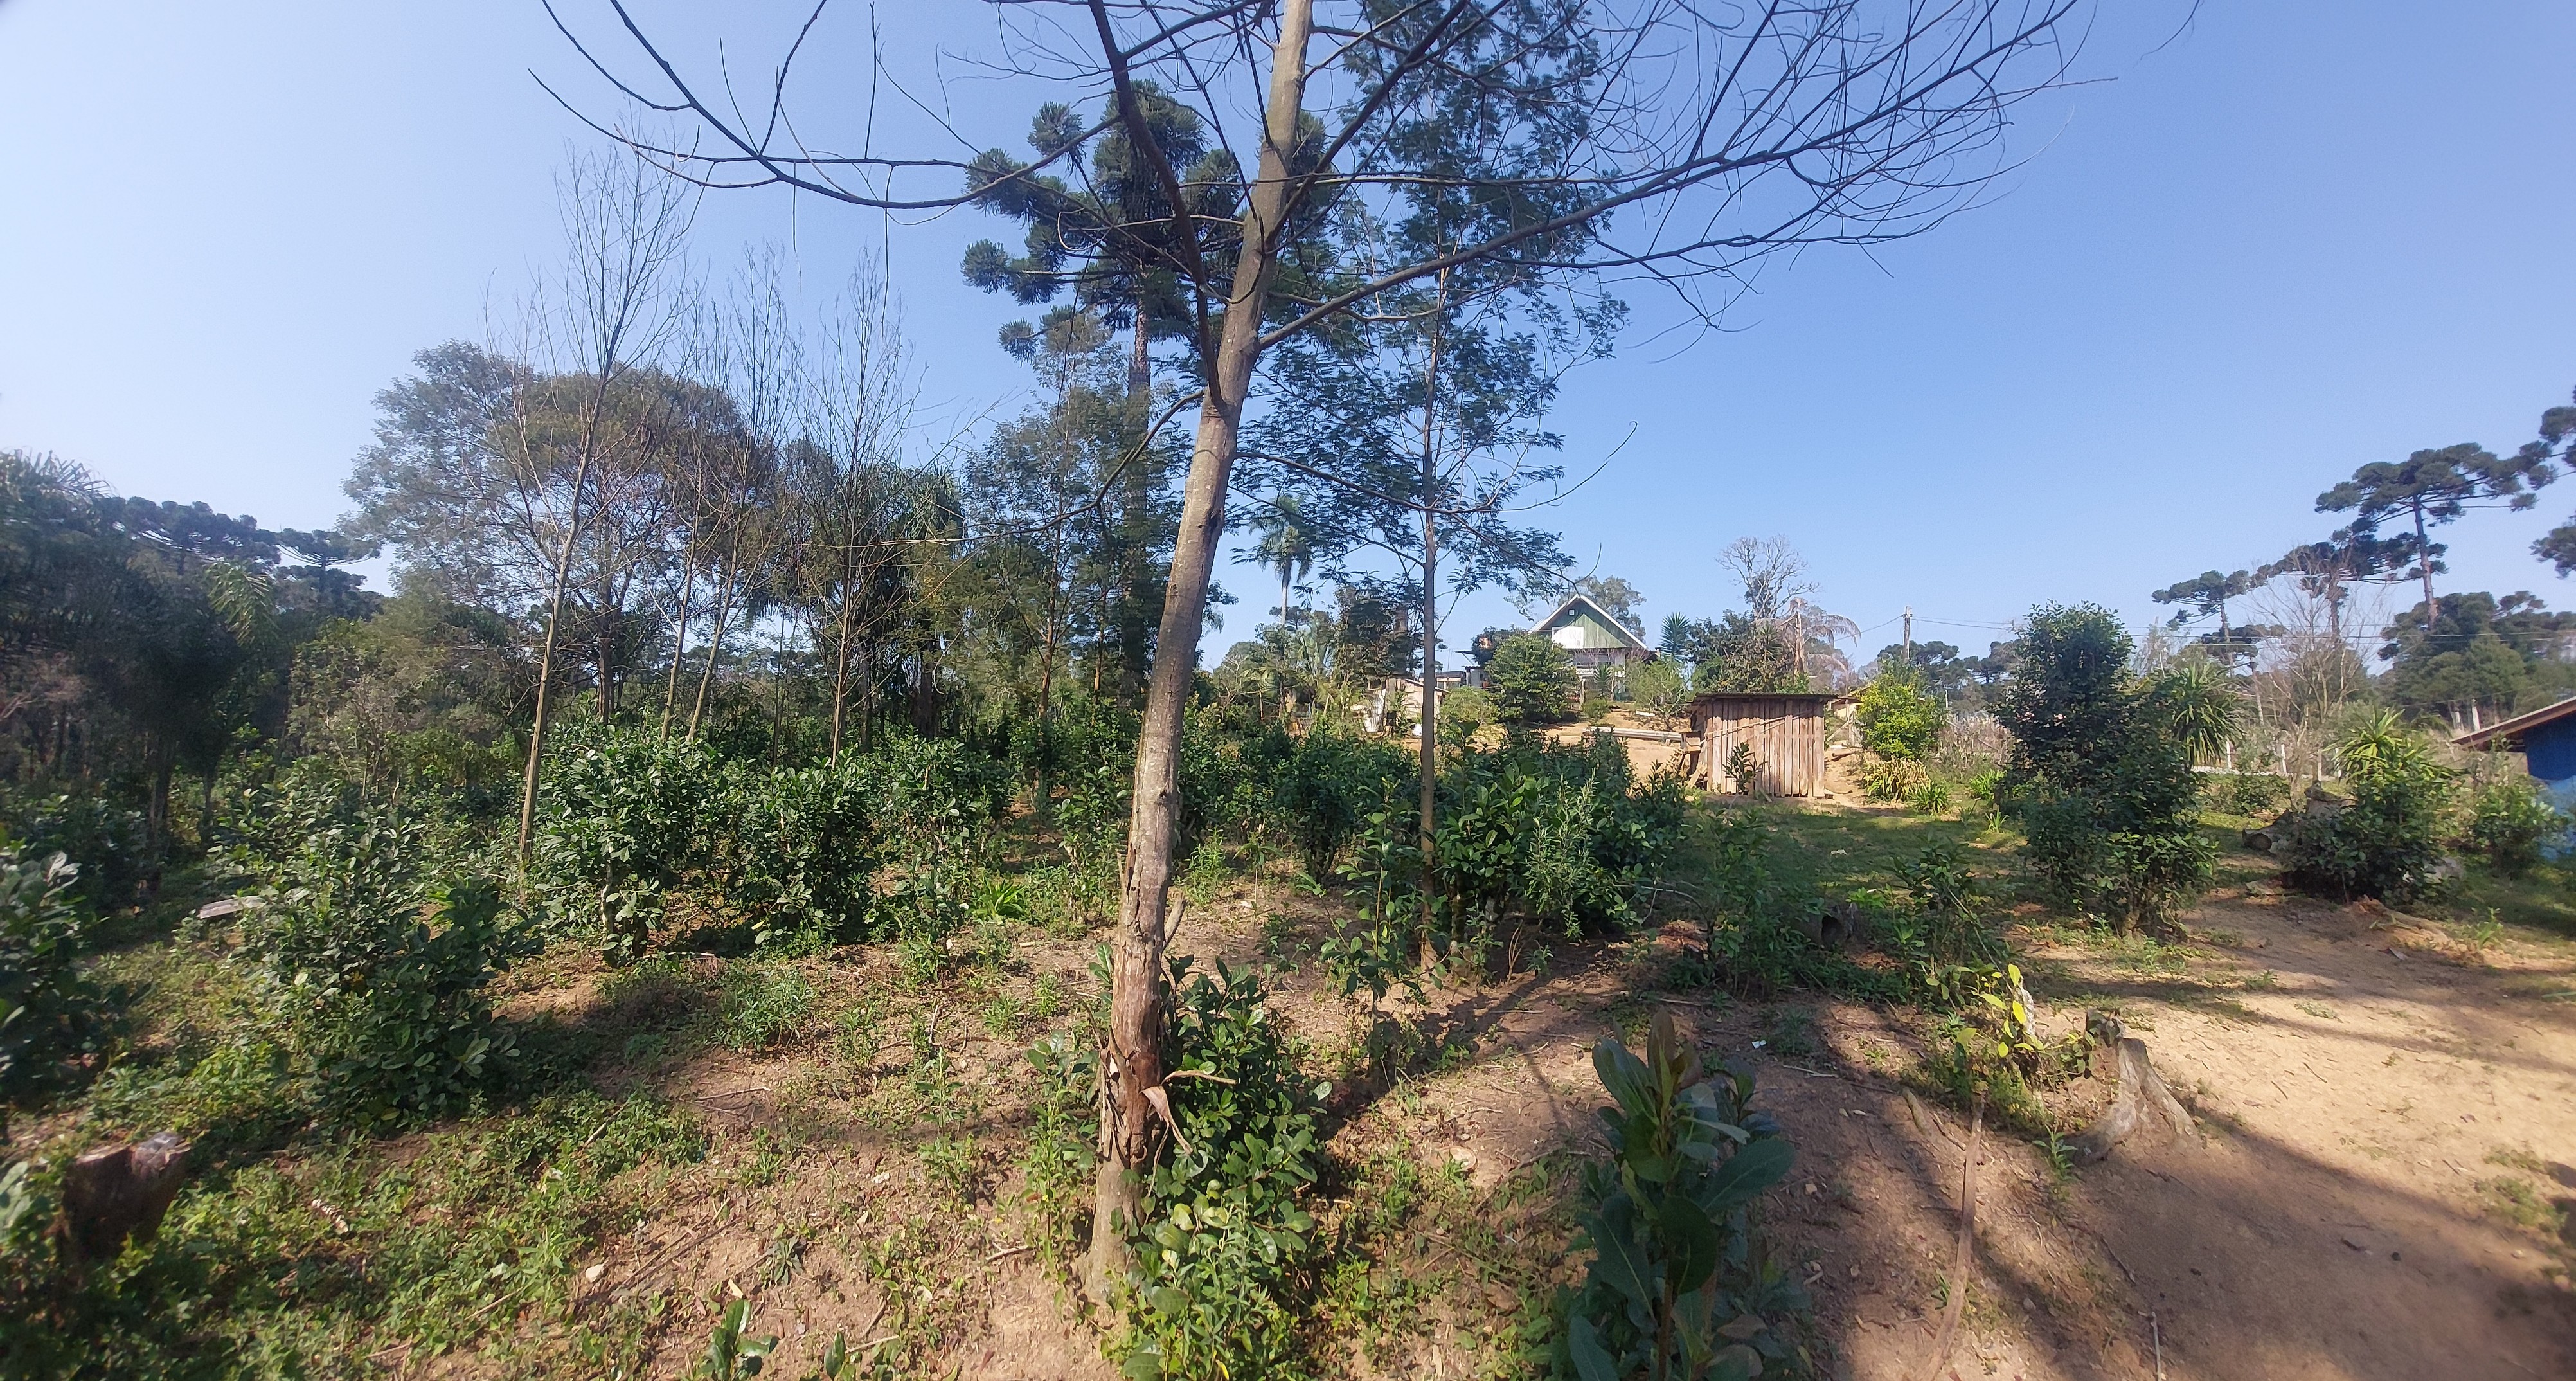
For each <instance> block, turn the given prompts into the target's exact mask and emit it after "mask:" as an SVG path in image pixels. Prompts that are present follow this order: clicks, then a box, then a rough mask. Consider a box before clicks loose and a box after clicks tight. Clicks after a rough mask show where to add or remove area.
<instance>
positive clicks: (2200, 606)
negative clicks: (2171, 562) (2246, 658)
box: [2150, 571, 2266, 659]
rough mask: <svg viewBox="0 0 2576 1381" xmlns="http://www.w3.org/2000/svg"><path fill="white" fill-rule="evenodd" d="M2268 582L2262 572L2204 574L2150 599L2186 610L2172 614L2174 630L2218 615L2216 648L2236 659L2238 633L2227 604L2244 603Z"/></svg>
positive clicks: (2205, 572) (2177, 582) (2215, 572)
mask: <svg viewBox="0 0 2576 1381" xmlns="http://www.w3.org/2000/svg"><path fill="white" fill-rule="evenodd" d="M2265 578H2266V577H2264V576H2263V575H2262V574H2260V573H2259V572H2253V571H2231V572H2228V573H2226V574H2221V573H2219V572H2217V571H2202V572H2201V573H2200V574H2198V575H2196V576H2193V577H2192V578H2191V579H2189V580H2181V581H2176V582H2175V583H2173V584H2171V585H2168V586H2166V587H2165V588H2163V589H2161V590H2158V591H2156V592H2155V594H2154V595H2152V596H2150V598H2152V599H2154V600H2155V602H2156V603H2158V604H2179V605H2181V606H2183V607H2182V608H2180V609H2176V610H2175V611H2174V614H2173V626H2174V627H2176V628H2180V627H2182V626H2184V625H2185V624H2189V623H2193V622H2197V621H2198V620H2201V619H2205V618H2208V617H2210V616H2211V615H2213V614H2215V615H2217V617H2218V644H2217V645H2218V647H2219V649H2220V655H2221V656H2222V657H2226V658H2230V659H2233V658H2235V657H2237V656H2239V655H2240V652H2239V649H2238V647H2237V644H2236V638H2235V629H2234V628H2233V627H2232V626H2231V625H2230V624H2229V622H2228V618H2227V602H2228V601H2229V600H2232V599H2242V598H2244V597H2245V596H2246V595H2248V594H2251V593H2253V591H2254V590H2255V588H2256V587H2257V586H2260V585H2261V584H2262V583H2263V581H2264V579H2265Z"/></svg>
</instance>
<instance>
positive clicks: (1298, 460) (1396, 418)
mask: <svg viewBox="0 0 2576 1381" xmlns="http://www.w3.org/2000/svg"><path fill="white" fill-rule="evenodd" d="M1452 119H1454V116H1451V115H1449V113H1447V112H1443V113H1441V114H1440V115H1436V116H1434V117H1433V118H1431V119H1428V120H1426V121H1424V122H1423V123H1424V126H1425V127H1424V128H1417V129H1413V130H1410V131H1408V133H1409V134H1410V135H1411V137H1413V138H1416V139H1422V140H1432V139H1442V138H1451V139H1454V138H1455V137H1456V135H1455V131H1454V130H1452V129H1449V128H1448V127H1447V126H1448V125H1449V123H1450V122H1451V120H1452ZM1403 211H1404V215H1403V218H1402V219H1400V220H1397V221H1394V222H1391V223H1379V222H1375V221H1373V220H1370V219H1367V218H1365V217H1364V216H1363V215H1362V214H1361V213H1359V212H1357V211H1354V212H1352V213H1350V215H1349V216H1348V217H1347V218H1346V220H1345V240H1344V242H1343V243H1341V244H1339V245H1337V246H1336V248H1338V249H1339V250H1341V252H1342V255H1343V257H1345V258H1347V259H1350V260H1356V261H1360V262H1367V261H1370V260H1384V259H1404V258H1418V257H1421V256H1422V255H1424V254H1425V253H1428V252H1432V246H1436V245H1437V244H1439V243H1449V244H1457V243H1463V242H1465V241H1466V240H1468V239H1470V238H1481V237H1482V236H1483V235H1485V234H1488V233H1490V232H1491V230H1492V225H1491V224H1490V222H1489V221H1488V220H1487V219H1486V216H1487V212H1488V208H1485V207H1481V206H1477V205H1475V204H1473V203H1466V202H1464V199H1457V198H1444V197H1440V196H1436V195H1431V194H1425V195H1422V196H1420V197H1418V198H1415V199H1412V200H1411V201H1410V203H1409V204H1405V205H1404V206H1403ZM1529 286H1531V283H1530V280H1528V279H1527V278H1526V277H1524V276H1522V275H1519V274H1517V273H1513V272H1510V271H1509V270H1508V268H1507V266H1498V265H1487V264H1478V265H1472V266H1459V267H1456V268H1453V269H1450V270H1447V271H1445V272H1442V273H1438V274H1434V275H1432V276H1430V277H1428V278H1423V279H1417V280H1415V281H1413V282H1411V283H1408V284H1404V285H1401V286H1399V287H1396V288H1393V289H1390V290H1389V291H1387V292H1385V293H1383V294H1381V295H1379V297H1378V298H1377V299H1375V300H1373V301H1371V302H1370V303H1368V304H1367V307H1366V309H1365V311H1364V312H1362V313H1360V314H1357V315H1354V316H1353V317H1350V318H1348V319H1346V320H1344V321H1341V322H1337V323H1336V324H1335V326H1334V328H1333V329H1330V330H1321V331H1314V332H1309V333H1307V334H1305V335H1303V336H1299V337H1296V338H1293V339H1291V340H1288V341H1286V342H1284V343H1282V344H1281V345H1280V346H1279V347H1278V348H1277V349H1276V350H1275V351H1274V352H1273V354H1272V357H1271V362H1270V369H1271V380H1270V387H1271V388H1272V389H1274V390H1275V391H1276V393H1277V394H1278V396H1279V397H1280V399H1281V403H1280V405H1278V406H1274V407H1271V408H1269V409H1268V410H1266V412H1264V413H1263V415H1261V416H1260V417H1259V418H1257V419H1256V420H1255V421H1254V422H1253V423H1252V424H1251V425H1249V426H1248V427H1247V428H1246V429H1245V433H1244V437H1243V443H1242V449H1241V462H1240V464H1239V467H1238V469H1237V471H1236V477H1237V484H1238V486H1240V487H1241V488H1243V489H1245V490H1247V491H1249V492H1250V493H1251V494H1252V495H1253V496H1254V502H1255V503H1256V504H1258V505H1260V507H1258V508H1256V509H1255V516H1254V517H1253V518H1252V520H1251V521H1252V523H1253V525H1254V526H1256V527H1262V528H1267V529H1270V530H1271V532H1272V533H1273V534H1274V537H1273V538H1265V547H1270V546H1274V545H1276V541H1275V538H1276V537H1277V536H1284V535H1285V534H1288V533H1293V534H1295V540H1296V541H1297V542H1298V543H1299V544H1300V545H1301V546H1302V547H1303V549H1304V552H1305V554H1306V555H1307V557H1308V559H1312V558H1313V557H1314V556H1318V555H1320V556H1322V557H1323V558H1324V564H1325V565H1326V566H1327V567H1328V568H1329V569H1330V570H1331V571H1332V572H1333V574H1334V576H1335V578H1336V579H1337V580H1340V581H1342V582H1344V583H1345V584H1347V583H1349V582H1350V581H1351V579H1352V578H1353V577H1354V575H1355V574H1356V573H1357V571H1358V568H1359V565H1360V564H1361V563H1366V562H1368V561H1371V560H1372V559H1374V560H1381V561H1384V562H1386V563H1388V564H1391V565H1392V566H1393V567H1394V568H1395V571H1396V573H1397V575H1396V580H1395V582H1394V583H1395V584H1397V585H1399V586H1401V587H1403V588H1404V589H1406V590H1407V591H1408V592H1409V594H1410V598H1411V601H1412V603H1413V606H1414V610H1415V614H1416V618H1417V619H1418V625H1419V626H1418V631H1419V633H1420V637H1421V643H1420V654H1421V655H1420V673H1421V677H1420V679H1421V685H1422V688H1423V689H1422V713H1421V716H1420V718H1419V721H1418V722H1417V724H1416V726H1415V728H1416V732H1417V733H1418V735H1419V748H1420V756H1419V777H1420V780H1419V782H1418V787H1419V790H1418V796H1419V802H1418V814H1417V821H1416V827H1417V846H1418V847H1419V849H1420V850H1421V854H1422V860H1423V862H1422V868H1423V879H1422V886H1421V889H1420V892H1421V908H1422V910H1421V917H1420V922H1421V925H1422V927H1423V932H1424V934H1425V936H1426V937H1427V936H1428V935H1429V933H1430V928H1431V925H1432V914H1431V909H1432V897H1433V895H1434V888H1433V886H1432V874H1433V870H1434V869H1435V868H1436V867H1437V863H1438V861H1437V857H1436V843H1437V839H1438V835H1439V824H1440V822H1439V791H1438V784H1439V772H1440V755H1439V753H1438V751H1437V748H1438V742H1439V740H1438V737H1437V735H1438V732H1439V729H1438V725H1439V698H1440V697H1439V689H1438V685H1439V673H1440V628H1441V624H1442V617H1441V604H1442V600H1443V597H1444V596H1445V597H1446V599H1447V600H1448V601H1449V602H1450V603H1451V604H1452V605H1454V604H1455V603H1456V601H1457V600H1459V599H1460V598H1463V597H1464V596H1466V595H1468V594H1470V593H1472V592H1474V591H1476V590H1478V589H1481V588H1484V587H1486V586H1488V585H1498V586H1501V587H1502V588H1504V589H1506V590H1508V591H1510V592H1512V593H1513V594H1515V595H1527V594H1530V593H1532V592H1534V591H1536V590H1539V589H1542V588H1547V587H1550V586H1553V585H1557V584H1561V583H1562V577H1561V576H1559V575H1558V574H1557V573H1558V572H1559V571H1560V570H1561V569H1562V568H1563V567H1564V566H1565V565H1566V564H1567V560H1568V558H1567V556H1566V553H1565V551H1564V549H1563V548H1562V546H1561V545H1560V544H1559V542H1558V539H1557V536H1556V534H1554V533H1552V532H1546V531H1542V530H1540V529H1537V528H1534V527H1529V526H1525V525H1520V524H1517V523H1515V522H1514V515H1515V512H1516V511H1517V510H1518V509H1520V508H1522V507H1525V504H1524V503H1523V498H1524V495H1525V494H1526V493H1527V491H1528V490H1529V489H1530V487H1531V486H1533V485H1552V484H1553V483H1554V482H1555V481H1557V480H1559V479H1560V478H1562V476H1563V475H1564V467H1563V466H1562V465H1561V464H1558V463H1556V462H1555V461H1554V460H1553V458H1552V457H1553V453H1554V452H1555V451H1556V450H1558V449H1559V448H1560V447H1561V445H1562V441H1561V439H1560V438H1559V437H1558V436H1556V434H1554V433H1552V432H1549V431H1547V430H1545V429H1544V428H1543V427H1542V426H1541V425H1540V424H1541V421H1542V419H1543V418H1544V416H1545V414H1546V412H1547V409H1548V406H1549V404H1550V403H1551V402H1553V400H1554V398H1555V394H1556V385H1557V380H1558V377H1559V376H1560V374H1561V373H1562V371H1563V369H1564V368H1565V367H1566V366H1567V365H1568V364H1570V363H1572V362H1573V361H1575V360H1577V359H1581V358H1587V357H1590V356H1592V355H1595V354H1598V353H1600V352H1601V351H1602V350H1603V349H1604V348H1606V341H1607V338H1608V335H1609V332H1610V330H1611V329H1613V328H1614V327H1615V325H1616V322H1617V317H1618V313H1617V309H1616V306H1615V304H1607V305H1600V306H1596V307H1594V308H1592V309H1591V310H1590V311H1589V312H1588V313H1582V314H1577V313H1570V312H1567V311H1563V310H1560V309H1559V305H1558V304H1557V303H1556V302H1554V301H1552V300H1549V299H1547V298H1545V297H1537V298H1536V299H1535V300H1532V299H1533V295H1532V294H1529V293H1527V292H1525V291H1523V290H1524V289H1526V288H1528V287H1529ZM1291 400H1293V401H1291ZM1283 555H1293V553H1283ZM1281 564H1282V567H1283V569H1282V580H1281V597H1280V611H1281V612H1280V617H1281V619H1282V620H1283V621H1285V620H1286V618H1287V608H1288V604H1287V583H1288V581H1287V571H1286V569H1285V566H1286V564H1287V563H1286V561H1285V560H1282V562H1281ZM1407 660H1411V659H1407ZM1426 943H1427V938H1426Z"/></svg>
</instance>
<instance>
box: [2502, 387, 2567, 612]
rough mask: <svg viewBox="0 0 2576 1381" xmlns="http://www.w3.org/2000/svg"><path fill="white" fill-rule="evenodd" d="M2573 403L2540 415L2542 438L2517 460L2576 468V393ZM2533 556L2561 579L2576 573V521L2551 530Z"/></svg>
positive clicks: (2518, 453) (2526, 445) (2526, 444)
mask: <svg viewBox="0 0 2576 1381" xmlns="http://www.w3.org/2000/svg"><path fill="white" fill-rule="evenodd" d="M2569 397H2570V399H2571V401H2570V402H2568V403H2562V404H2559V405H2558V406H2556V407H2552V408H2549V409H2546V410H2544V411H2543V412H2542V413H2541V414H2540V435H2539V437H2538V438H2537V439H2534V440H2531V441H2526V442H2524V443H2522V449H2521V450H2519V451H2516V452H2515V453H2514V458H2515V459H2516V460H2518V461H2521V462H2522V463H2523V464H2525V465H2531V466H2569V467H2576V393H2571V394H2570V395H2569ZM2531 554H2532V555H2534V556H2537V557H2539V558H2540V559H2541V560H2543V561H2546V562H2548V563H2549V564H2551V565H2552V566H2555V567H2557V568H2558V573H2559V574H2560V575H2565V574H2567V573H2568V572H2570V571H2576V518H2570V519H2568V520H2567V521H2566V522H2563V523H2560V524H2559V525H2558V526H2556V527H2554V528H2551V529H2550V530H2549V531H2548V532H2547V533H2546V534H2545V535H2543V536H2542V537H2541V538H2540V540H2539V541H2536V542H2534V543H2532V544H2531Z"/></svg>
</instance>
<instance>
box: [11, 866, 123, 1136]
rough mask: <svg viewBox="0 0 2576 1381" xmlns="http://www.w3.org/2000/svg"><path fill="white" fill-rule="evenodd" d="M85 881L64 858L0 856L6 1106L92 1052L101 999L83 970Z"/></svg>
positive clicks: (75, 867) (77, 870) (76, 869)
mask: <svg viewBox="0 0 2576 1381" xmlns="http://www.w3.org/2000/svg"><path fill="white" fill-rule="evenodd" d="M79 877H80V868H79V867H78V865H76V864H73V863H71V862H69V861H68V860H66V859H65V858H64V857H63V856H62V855H61V854H59V853H47V854H42V855H38V854H35V853H33V852H31V851H28V850H24V849H21V850H17V851H14V852H11V853H7V854H0V1100H14V1099H16V1098H18V1097H20V1096H21V1095H23V1094H25V1093H26V1092H28V1091H29V1090H31V1089H33V1088H36V1087H38V1086H40V1085H41V1084H43V1083H44V1082H45V1081H46V1079H47V1077H48V1076H50V1075H51V1074H53V1073H54V1072H55V1071H56V1070H58V1069H60V1068H61V1066H62V1063H63V1061H65V1060H67V1059H69V1058H71V1057H72V1056H74V1055H78V1054H81V1053H83V1052H84V1051H86V1050H88V1049H89V1047H90V1035H91V1031H92V1027H93V1022H94V1019H95V1017H96V1015H97V1012H98V1008H99V1005H100V996H99V994H98V992H97V991H96V990H95V989H94V988H92V987H91V986H90V984H89V983H88V982H86V981H85V980H84V979H83V978H82V977H81V973H80V970H79V968H78V962H79V959H80V951H81V911H80V909H79V907H78V906H77V905H75V903H74V898H73V891H74V888H75V887H76V886H77V884H78V881H79Z"/></svg>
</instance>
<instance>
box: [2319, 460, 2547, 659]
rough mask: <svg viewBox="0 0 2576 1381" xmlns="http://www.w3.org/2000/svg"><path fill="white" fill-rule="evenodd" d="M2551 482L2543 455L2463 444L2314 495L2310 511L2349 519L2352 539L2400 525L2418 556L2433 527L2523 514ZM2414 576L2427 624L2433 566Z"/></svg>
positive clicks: (2421, 564) (2356, 475) (2376, 466)
mask: <svg viewBox="0 0 2576 1381" xmlns="http://www.w3.org/2000/svg"><path fill="white" fill-rule="evenodd" d="M2556 476H2557V467H2556V466H2555V464H2554V463H2553V462H2552V461H2551V460H2550V459H2549V457H2547V456H2546V455H2540V454H2535V453H2533V452H2531V451H2530V450H2528V449H2525V450H2524V451H2520V452H2517V453H2515V454H2514V455H2513V456H2512V457H2511V458H2510V459H2508V458H2506V457H2502V456H2498V455H2496V454H2495V453H2494V452H2492V451H2489V450H2488V449H2487V448H2485V447H2484V446H2479V445H2476V444H2474V443H2471V442H2466V441H2463V442H2461V443H2460V444H2458V445H2456V446H2444V447H2441V448H2440V449H2438V450H2422V451H2417V452H2415V453H2414V454H2413V455H2410V456H2408V457H2406V459H2404V460H2403V461H2395V462H2390V461H2373V462H2372V463H2370V464H2368V465H2364V466H2362V467H2361V468H2360V469H2358V470H2355V471H2353V472H2352V478H2351V479H2348V480H2345V481H2344V482H2343V483H2341V484H2338V485H2336V486H2335V487H2334V488H2332V489H2329V490H2327V491H2326V492H2324V493H2322V494H2319V495H2318V496H2317V511H2318V512H2319V513H2342V512H2346V511H2349V512H2351V514H2352V528H2353V531H2355V532H2372V533H2375V532H2377V531H2378V528H2379V525H2380V524H2381V523H2383V522H2386V521H2388V520H2390V519H2392V518H2396V519H2404V520H2406V521H2408V522H2409V523H2410V524H2411V525H2412V526H2413V528H2414V530H2415V549H2416V550H2417V551H2418V552H2425V551H2429V550H2430V549H2431V547H2432V543H2433V539H2432V529H2433V528H2434V527H2437V526H2439V525H2441V524H2443V523H2448V522H2452V521H2454V520H2456V519H2457V518H2459V517H2460V516H2461V515H2462V514H2464V513H2466V512H2468V511H2469V510H2470V509H2472V508H2513V509H2524V508H2529V507H2531V506H2532V505H2533V504H2536V503H2538V502H2539V501H2540V496H2539V494H2537V493H2535V492H2533V491H2535V490H2538V489H2539V488H2541V487H2542V486H2544V485H2546V484H2548V483H2549V482H2550V480H2552V479H2554V478H2556ZM2544 540H2546V539H2544ZM2416 573H2417V574H2418V575H2420V576H2421V577H2422V578H2423V581H2424V609H2425V617H2426V618H2428V619H2429V618H2431V617H2433V614H2434V604H2433V566H2432V563H2431V562H2429V561H2422V560H2419V561H2418V562H2417V563H2416Z"/></svg>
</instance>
